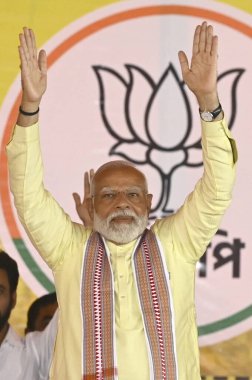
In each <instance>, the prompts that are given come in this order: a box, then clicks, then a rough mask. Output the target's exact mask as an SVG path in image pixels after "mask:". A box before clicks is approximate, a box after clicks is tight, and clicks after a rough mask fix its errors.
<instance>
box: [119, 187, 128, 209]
mask: <svg viewBox="0 0 252 380" xmlns="http://www.w3.org/2000/svg"><path fill="white" fill-rule="evenodd" d="M116 207H117V208H124V209H125V208H129V201H128V197H127V194H125V192H124V191H119V192H118V193H117V196H116Z"/></svg>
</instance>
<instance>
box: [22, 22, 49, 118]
mask: <svg viewBox="0 0 252 380" xmlns="http://www.w3.org/2000/svg"><path fill="white" fill-rule="evenodd" d="M19 41H20V46H19V47H18V51H19V57H20V67H21V82H22V90H23V94H22V102H21V106H22V108H23V109H25V110H26V111H28V112H33V111H35V110H36V109H37V108H38V106H39V104H40V101H41V98H42V96H43V94H44V92H45V91H46V85H47V63H46V52H45V51H44V50H41V51H40V52H39V54H38V55H37V47H36V40H35V35H34V33H33V31H32V29H28V28H24V29H23V33H20V34H19Z"/></svg>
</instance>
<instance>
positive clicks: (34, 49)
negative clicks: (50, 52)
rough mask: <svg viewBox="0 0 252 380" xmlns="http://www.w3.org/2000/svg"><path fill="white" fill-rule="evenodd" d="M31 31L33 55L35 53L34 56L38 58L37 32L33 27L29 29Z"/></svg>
mask: <svg viewBox="0 0 252 380" xmlns="http://www.w3.org/2000/svg"><path fill="white" fill-rule="evenodd" d="M29 32H30V38H31V47H32V55H33V58H35V59H37V44H36V38H35V34H34V32H33V30H32V29H29Z"/></svg>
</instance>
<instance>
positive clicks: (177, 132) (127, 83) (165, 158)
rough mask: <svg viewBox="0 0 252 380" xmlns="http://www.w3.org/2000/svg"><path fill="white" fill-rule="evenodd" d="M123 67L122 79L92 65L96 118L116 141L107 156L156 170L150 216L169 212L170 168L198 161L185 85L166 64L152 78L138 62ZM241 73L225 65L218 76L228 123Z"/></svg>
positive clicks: (113, 73)
mask: <svg viewBox="0 0 252 380" xmlns="http://www.w3.org/2000/svg"><path fill="white" fill-rule="evenodd" d="M125 68H126V71H127V75H128V78H127V80H126V79H125V78H124V77H122V76H121V75H120V74H119V73H118V72H116V71H115V70H113V69H112V68H110V67H104V66H93V69H94V71H95V74H96V77H97V79H98V83H99V90H100V103H99V104H100V111H101V116H102V120H103V123H104V126H105V127H106V129H107V131H108V132H109V134H110V135H111V136H113V138H114V139H115V140H116V143H115V144H114V145H113V146H112V147H111V148H110V150H109V155H110V156H112V155H117V156H121V157H123V158H124V159H126V160H128V161H130V162H132V163H134V164H137V165H143V164H145V165H146V164H147V165H150V166H151V167H152V168H155V170H157V172H158V173H159V175H160V177H161V181H160V183H161V188H160V192H159V197H158V200H157V202H156V204H155V205H154V206H153V208H152V213H151V218H154V217H156V216H157V215H156V214H157V213H159V214H161V216H163V215H167V214H169V213H171V212H173V211H174V210H173V209H172V208H171V207H170V204H169V199H170V194H171V187H172V175H173V173H174V172H175V171H176V170H179V168H181V167H183V166H185V167H198V166H201V165H202V158H201V154H199V153H201V152H200V150H201V143H200V135H199V134H200V131H199V133H198V138H196V139H195V141H194V142H193V143H192V142H189V136H190V134H191V132H192V128H193V118H192V108H191V104H190V99H191V98H192V96H190V98H189V97H188V95H187V89H186V86H185V84H184V82H183V80H182V79H181V78H180V75H179V74H178V72H177V70H176V68H175V67H174V65H173V64H172V63H170V64H169V65H168V67H167V69H166V70H165V71H164V73H163V74H162V75H161V77H160V79H159V80H158V81H154V80H153V79H152V77H151V76H150V75H149V74H148V73H147V72H146V71H145V70H144V69H142V68H141V67H139V66H135V65H125ZM243 72H244V69H231V70H228V71H226V72H223V73H222V74H221V75H219V76H218V82H222V83H223V81H225V85H226V84H227V86H225V87H226V89H227V91H228V88H229V91H230V97H231V99H230V100H231V101H230V110H231V112H230V119H229V127H230V128H232V126H233V124H234V121H235V115H236V108H237V107H236V105H237V102H236V92H237V91H236V90H237V85H238V82H239V79H240V77H241V75H242V74H243ZM112 92H113V97H115V96H116V100H115V102H114V99H112V100H113V103H112V102H111V101H110V96H111V93H112ZM168 94H169V96H168ZM167 99H169V101H167ZM118 102H119V105H118ZM113 104H115V105H116V107H117V109H116V110H115V109H114V108H113ZM136 104H137V108H136ZM119 107H120V111H118V109H119ZM174 107H175V108H176V109H175V111H174ZM194 107H195V105H194ZM118 112H121V115H120V116H121V120H122V123H123V124H124V125H125V128H124V129H122V128H121V126H120V132H118V131H119V128H118V125H117V123H118V117H117V122H116V123H115V122H113V119H115V117H114V114H115V113H117V114H118ZM160 112H162V124H165V125H161V122H160V120H159V118H160ZM139 113H140V115H139ZM139 120H140V121H141V122H139ZM197 124H198V121H197ZM197 128H198V129H199V127H198V126H197Z"/></svg>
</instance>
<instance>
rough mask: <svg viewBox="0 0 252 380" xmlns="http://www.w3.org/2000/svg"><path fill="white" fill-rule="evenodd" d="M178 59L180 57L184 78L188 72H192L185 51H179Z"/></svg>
mask: <svg viewBox="0 0 252 380" xmlns="http://www.w3.org/2000/svg"><path fill="white" fill-rule="evenodd" d="M178 57H179V63H180V67H181V71H182V75H183V78H184V77H185V75H186V74H187V72H188V71H189V70H190V69H189V64H188V59H187V56H186V54H185V53H184V52H183V51H179V53H178Z"/></svg>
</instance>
